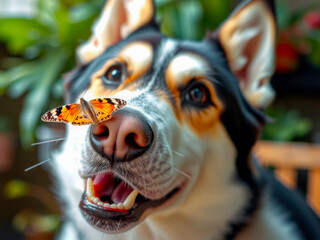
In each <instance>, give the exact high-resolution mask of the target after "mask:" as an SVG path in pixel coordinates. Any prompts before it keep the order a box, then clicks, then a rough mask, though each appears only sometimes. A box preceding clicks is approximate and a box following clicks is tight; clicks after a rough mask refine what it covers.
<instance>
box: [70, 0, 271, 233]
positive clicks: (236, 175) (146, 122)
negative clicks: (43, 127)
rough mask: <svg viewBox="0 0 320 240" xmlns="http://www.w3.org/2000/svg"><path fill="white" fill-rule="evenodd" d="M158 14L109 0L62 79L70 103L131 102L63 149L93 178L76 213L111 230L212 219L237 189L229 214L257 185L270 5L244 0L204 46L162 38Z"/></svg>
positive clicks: (136, 2) (143, 3)
mask: <svg viewBox="0 0 320 240" xmlns="http://www.w3.org/2000/svg"><path fill="white" fill-rule="evenodd" d="M154 11H155V9H154V5H153V2H152V0H109V1H108V2H107V4H106V6H105V8H104V10H103V12H102V15H101V17H100V18H99V20H98V21H97V23H96V25H95V27H94V29H93V36H92V37H91V38H90V40H89V41H88V42H87V43H85V44H84V45H82V46H80V48H79V49H78V57H79V60H80V62H81V64H80V66H79V67H78V68H77V69H76V70H75V71H74V72H73V74H72V75H71V76H70V77H69V78H68V80H67V81H66V88H67V101H68V102H72V101H76V100H77V99H79V97H81V96H83V95H84V97H85V98H88V99H90V98H98V97H117V98H121V99H123V100H125V101H126V102H127V105H126V106H125V107H124V108H122V109H120V110H119V111H117V112H116V113H115V114H114V115H113V117H112V119H110V120H108V121H105V122H100V123H98V124H96V125H92V126H88V127H73V126H70V127H69V129H68V140H67V143H66V147H65V154H67V153H66V152H68V156H70V157H69V161H71V162H73V160H74V161H75V162H77V164H78V167H79V169H78V170H79V172H80V176H81V177H82V178H83V179H84V181H85V182H86V187H85V188H84V189H82V192H83V195H82V198H81V199H78V201H80V209H81V212H82V214H83V216H84V217H85V219H86V220H87V221H88V222H89V223H90V224H91V225H92V226H94V227H96V228H98V229H100V230H102V231H105V232H121V231H125V230H127V229H129V228H132V227H133V226H135V225H136V224H137V223H140V222H141V221H143V220H144V219H146V217H148V216H150V219H152V216H160V215H161V214H164V215H165V214H168V213H169V212H170V211H171V213H173V212H175V211H176V212H179V211H180V213H182V212H183V214H186V215H187V214H190V215H192V216H194V217H195V216H199V218H196V217H195V218H196V219H202V218H203V217H204V216H205V217H204V218H206V219H208V214H210V215H212V214H215V212H214V210H213V209H214V207H210V206H213V205H214V204H215V203H217V202H219V203H220V205H219V204H218V206H223V205H221V204H222V203H223V202H230V201H234V199H230V197H231V198H233V197H232V196H234V195H230V193H231V192H233V194H238V196H237V197H238V199H237V200H236V201H235V203H234V204H231V205H232V206H230V208H228V209H224V210H223V211H224V213H223V214H225V215H226V218H227V217H229V215H230V216H231V215H233V214H234V213H235V211H238V210H239V209H240V208H242V207H244V205H245V204H246V203H245V202H246V201H247V199H248V198H250V194H251V193H250V189H251V188H253V187H254V184H255V172H254V167H253V164H252V163H251V160H250V157H249V152H250V149H251V147H252V145H253V144H254V142H255V140H256V138H257V135H258V133H259V129H260V127H261V125H262V124H263V122H264V117H263V115H262V114H261V112H260V111H259V110H258V109H262V108H264V107H265V106H266V105H267V104H268V103H269V102H270V101H271V99H272V97H273V91H272V89H271V87H270V85H269V78H270V76H271V75H272V73H273V64H274V63H273V61H274V49H273V47H274V40H275V31H274V30H275V23H274V17H273V12H272V7H271V6H270V5H268V4H267V3H266V2H264V1H262V0H253V1H250V2H246V3H245V4H243V5H242V6H240V7H239V8H238V9H236V10H235V12H234V13H233V14H232V15H231V16H230V18H229V19H227V20H226V22H224V23H223V24H222V25H221V27H220V28H219V29H218V30H217V31H216V32H214V33H212V34H208V35H207V37H206V38H205V39H204V40H203V41H201V42H193V41H178V40H175V39H171V38H169V37H167V36H164V35H163V34H161V33H160V32H159V29H158V26H157V24H155V22H154ZM71 167H72V168H75V166H74V165H72V166H70V168H71ZM91 180H92V181H91ZM235 186H239V188H237V187H235ZM239 189H240V190H239ZM107 202H108V203H107ZM208 211H209V212H208ZM211 211H213V212H211ZM183 214H182V216H183ZM217 214H218V213H217ZM202 215H203V216H202ZM220 215H221V213H220ZM220 217H221V216H220ZM208 220H209V219H208Z"/></svg>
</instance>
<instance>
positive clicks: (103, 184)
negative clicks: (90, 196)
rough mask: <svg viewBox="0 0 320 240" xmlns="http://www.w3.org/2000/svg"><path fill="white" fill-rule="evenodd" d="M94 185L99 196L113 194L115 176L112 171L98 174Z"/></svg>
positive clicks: (94, 179)
mask: <svg viewBox="0 0 320 240" xmlns="http://www.w3.org/2000/svg"><path fill="white" fill-rule="evenodd" d="M93 186H94V190H95V193H96V194H95V195H96V196H97V197H99V198H100V197H101V196H111V194H112V192H113V190H114V178H113V176H112V174H111V173H102V174H98V175H96V176H95V177H94V178H93Z"/></svg>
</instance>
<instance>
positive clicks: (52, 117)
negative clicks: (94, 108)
mask: <svg viewBox="0 0 320 240" xmlns="http://www.w3.org/2000/svg"><path fill="white" fill-rule="evenodd" d="M41 120H42V121H44V122H65V123H69V122H71V123H72V124H73V125H83V124H90V123H92V122H91V121H90V120H89V119H88V118H86V117H85V116H83V115H82V113H81V107H80V104H77V103H73V104H68V105H63V106H60V107H57V108H54V109H52V110H50V111H48V112H46V113H45V114H43V116H42V117H41Z"/></svg>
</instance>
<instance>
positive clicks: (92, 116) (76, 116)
mask: <svg viewBox="0 0 320 240" xmlns="http://www.w3.org/2000/svg"><path fill="white" fill-rule="evenodd" d="M126 104H127V102H126V101H124V100H121V99H118V98H97V99H92V100H90V101H86V100H84V99H83V98H80V104H78V103H73V104H67V105H63V106H60V107H57V108H54V109H52V110H50V111H48V112H46V113H45V114H43V116H42V117H41V120H42V121H44V122H66V123H69V122H71V124H72V125H84V124H91V123H94V124H96V123H98V122H101V121H105V120H108V119H110V118H111V117H112V116H111V114H112V113H114V112H115V111H117V110H119V109H120V108H122V107H124V106H125V105H126Z"/></svg>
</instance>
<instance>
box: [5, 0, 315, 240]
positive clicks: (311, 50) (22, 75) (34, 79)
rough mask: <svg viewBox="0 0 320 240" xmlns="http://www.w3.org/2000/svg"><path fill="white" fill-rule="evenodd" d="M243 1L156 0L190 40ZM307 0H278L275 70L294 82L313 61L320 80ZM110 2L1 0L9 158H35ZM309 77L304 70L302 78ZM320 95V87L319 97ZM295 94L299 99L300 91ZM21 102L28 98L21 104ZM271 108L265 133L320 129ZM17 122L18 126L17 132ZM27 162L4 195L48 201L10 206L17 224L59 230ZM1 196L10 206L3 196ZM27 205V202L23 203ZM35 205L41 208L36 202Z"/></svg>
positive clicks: (173, 31)
mask: <svg viewBox="0 0 320 240" xmlns="http://www.w3.org/2000/svg"><path fill="white" fill-rule="evenodd" d="M26 2H29V7H30V11H29V12H28V13H27V14H26V13H24V14H21V13H19V11H20V10H21V8H23V3H24V4H25V3H26ZM239 2H240V0H223V1H221V0H155V3H156V7H157V20H158V21H159V22H161V29H162V31H163V32H164V33H165V34H167V35H169V36H172V37H175V38H179V39H192V40H199V39H202V38H203V37H204V35H205V33H206V32H207V31H208V30H214V29H216V28H217V27H218V26H219V24H220V23H221V22H222V21H223V20H224V19H225V18H226V17H228V15H229V14H230V12H231V11H232V9H233V8H234V7H235V6H236V5H237V4H238V3H239ZM297 2H298V1H297ZM309 2H311V3H312V4H308V5H307V6H306V7H302V8H301V7H300V8H298V10H294V11H293V10H289V9H290V7H291V6H290V5H288V3H289V1H286V0H277V1H276V5H277V19H278V27H279V33H278V44H277V49H276V53H277V61H276V72H277V73H276V75H278V76H280V77H283V76H289V77H288V78H289V81H291V80H292V81H293V78H294V77H295V76H296V75H298V73H299V72H302V73H304V71H306V70H305V68H304V67H305V65H306V64H307V66H311V68H312V69H313V70H315V74H313V75H314V76H315V77H314V80H311V81H313V82H315V81H316V80H317V81H318V82H319V75H317V74H318V73H319V69H320V6H319V5H320V4H319V3H317V1H316V0H315V1H312V0H310V1H309ZM104 3H105V1H104V0H28V1H27V0H0V6H1V7H0V99H1V101H5V102H1V104H0V106H2V108H1V110H0V111H1V112H0V147H1V146H2V149H0V153H1V154H2V155H3V154H4V155H6V156H5V157H12V153H10V152H9V150H10V149H11V151H13V152H16V153H15V154H16V157H19V158H20V159H23V160H25V159H27V158H35V155H34V153H32V154H30V155H29V152H30V151H28V152H25V150H26V149H29V150H30V146H31V143H33V142H35V141H36V130H37V129H38V128H39V126H41V122H40V117H41V115H42V114H43V113H44V112H45V111H47V110H48V109H51V108H53V107H56V106H58V105H61V104H62V103H63V94H64V88H63V82H62V76H63V74H64V73H65V72H68V71H70V70H71V69H72V68H73V67H74V66H75V64H76V59H75V48H76V47H77V46H78V45H80V44H81V43H82V42H84V41H86V40H87V39H88V38H89V36H90V33H91V25H92V24H93V23H94V20H95V19H96V18H97V16H98V15H99V13H100V11H101V9H102V8H103V5H104ZM14 4H15V8H16V10H18V11H17V12H11V11H9V10H10V8H9V7H8V6H9V5H10V6H13V5H14ZM19 4H21V7H20V8H19ZM6 6H7V7H8V8H7V10H8V11H6V8H5V7H6ZM304 76H305V75H304V74H303V81H305V79H304ZM311 78H312V77H311ZM275 83H276V82H275ZM303 83H305V82H303ZM289 85H291V82H289V84H288V83H286V86H285V88H286V89H287V86H289ZM304 85H305V84H304ZM318 85H319V83H318ZM311 86H313V85H311ZM311 88H312V89H313V90H314V89H316V88H314V87H311ZM318 90H320V87H319V88H318ZM318 90H316V91H318ZM299 91H300V92H303V89H300V88H299ZM304 93H306V92H304ZM318 93H319V92H318ZM280 95H281V94H280ZM319 96H320V94H318V95H317V99H319ZM294 99H295V101H296V99H297V97H296V95H295V96H294ZM11 102H12V105H10V103H11ZM16 102H19V104H20V103H21V104H22V105H21V106H16ZM6 107H9V108H10V107H11V108H12V111H13V110H15V108H18V110H17V111H18V113H17V111H16V112H14V114H11V116H8V115H9V114H7V112H10V111H9V110H6V111H4V108H6ZM301 109H304V107H302V108H301ZM319 109H320V108H319ZM266 113H267V114H268V115H269V116H270V117H271V118H272V122H271V123H270V124H268V125H267V126H266V128H265V131H264V132H263V134H262V138H263V139H268V140H279V141H280V140H281V141H292V140H305V136H307V135H308V134H309V133H310V131H311V130H312V128H314V122H315V121H312V120H310V119H308V118H306V117H303V116H302V115H301V113H299V111H297V110H294V109H291V108H287V107H282V106H279V104H277V102H276V104H274V105H272V106H271V107H270V108H268V109H267V110H266ZM13 118H14V119H13ZM16 118H19V127H16V125H15V122H16ZM15 128H17V129H19V130H18V132H19V133H18V134H19V136H18V134H17V132H16V130H15ZM13 129H14V131H12V130H13ZM2 135H3V136H4V140H3V141H2V138H1V136H2ZM12 135H14V136H12ZM8 139H9V143H8V144H11V145H13V146H11V145H6V144H7V141H8ZM10 139H11V140H10ZM12 139H14V140H12ZM319 141H320V140H319ZM34 149H35V148H32V149H31V150H32V151H34ZM7 151H8V153H7ZM2 155H1V156H0V160H1V157H2ZM3 159H4V158H3ZM35 161H36V160H35ZM1 164H2V163H1V161H0V173H3V172H4V171H2V170H1V166H2V165H1ZM29 165H30V164H29ZM8 166H9V165H8ZM24 168H25V164H23V165H22V166H18V167H16V168H12V166H11V169H14V170H16V172H15V173H14V174H13V173H12V172H11V175H2V176H4V177H3V178H1V179H6V180H8V181H6V183H5V184H0V188H1V189H2V188H3V189H4V191H3V195H4V196H5V197H6V198H7V199H10V200H11V201H16V203H19V200H18V199H21V198H23V199H25V198H26V197H27V198H29V199H30V198H31V199H36V201H38V202H42V214H40V215H39V216H38V217H37V216H35V214H34V211H31V213H30V210H22V211H20V212H19V213H18V211H19V210H21V209H20V208H17V209H15V210H12V211H13V212H15V213H16V215H15V218H14V224H15V226H16V228H17V229H19V230H21V231H22V230H23V228H24V227H25V226H26V224H27V223H26V222H25V221H28V220H29V221H31V222H32V223H33V224H35V226H34V228H40V229H41V228H42V230H48V229H47V227H48V226H55V229H51V230H50V231H55V230H56V229H57V228H58V227H59V224H58V222H59V221H60V220H59V219H58V218H56V216H57V214H59V211H58V210H57V209H55V206H51V205H50V204H49V205H48V203H47V202H48V198H49V197H48V198H46V197H45V198H46V199H42V198H41V197H40V198H39V195H38V194H35V193H36V192H37V191H39V192H42V193H43V196H48V194H47V193H45V192H46V189H45V187H43V186H36V185H35V184H34V182H36V181H39V180H29V179H27V180H26V178H29V176H30V175H28V177H26V176H25V175H23V174H22V173H21V172H23V169H24ZM3 169H4V168H3ZM6 169H9V167H7V168H6ZM35 171H38V170H35ZM39 171H40V170H39ZM34 175H35V176H36V177H37V178H39V179H41V181H43V182H47V181H50V179H48V177H46V176H45V174H44V173H41V172H36V174H34ZM0 176H1V174H0ZM19 176H20V177H21V178H22V179H25V180H22V181H21V180H16V179H14V180H12V178H20V177H19ZM30 179H31V177H30ZM30 181H31V182H32V181H33V183H30ZM31 201H33V200H31ZM33 202H34V201H33ZM51 202H52V201H51ZM0 203H1V205H2V206H5V204H3V202H1V201H0ZM32 204H33V205H32ZM23 205H28V204H27V202H24V204H23ZM8 206H9V205H8ZM31 206H32V207H33V208H36V206H35V205H34V203H31ZM43 209H45V210H43ZM43 212H45V213H46V215H43ZM52 214H53V215H52ZM0 220H1V219H0ZM41 223H42V224H41ZM46 223H47V224H46ZM0 232H1V227H0ZM0 238H1V234H0Z"/></svg>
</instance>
